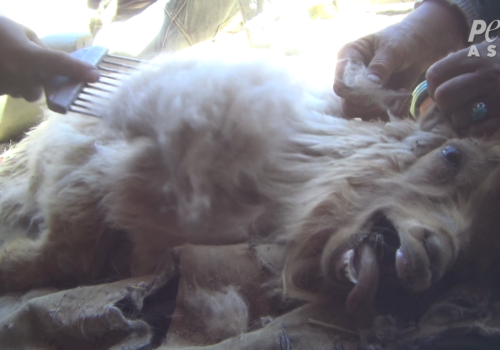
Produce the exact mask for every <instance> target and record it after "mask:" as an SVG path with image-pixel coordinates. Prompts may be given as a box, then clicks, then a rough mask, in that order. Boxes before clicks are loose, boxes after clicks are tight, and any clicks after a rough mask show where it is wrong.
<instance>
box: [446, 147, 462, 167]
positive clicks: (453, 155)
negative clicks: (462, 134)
mask: <svg viewBox="0 0 500 350" xmlns="http://www.w3.org/2000/svg"><path fill="white" fill-rule="evenodd" d="M441 155H442V156H443V157H444V158H445V159H446V160H447V161H448V162H449V163H450V164H451V165H453V167H455V168H458V167H460V160H461V158H462V155H461V154H460V151H459V150H458V149H456V148H455V147H453V146H450V145H448V146H445V147H443V148H441Z"/></svg>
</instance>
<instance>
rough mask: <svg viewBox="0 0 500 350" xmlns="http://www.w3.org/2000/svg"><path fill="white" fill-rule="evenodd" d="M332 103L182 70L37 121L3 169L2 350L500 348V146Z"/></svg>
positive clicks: (264, 65)
mask: <svg viewBox="0 0 500 350" xmlns="http://www.w3.org/2000/svg"><path fill="white" fill-rule="evenodd" d="M338 106H339V104H338V100H337V98H336V97H335V96H333V95H332V93H330V92H329V91H327V90H321V89H316V88H312V87H310V86H308V85H307V84H306V83H305V82H302V81H299V80H297V79H295V78H293V77H292V76H290V75H289V74H288V73H287V71H286V70H284V69H282V68H278V67H277V66H276V65H273V64H270V63H268V62H264V61H262V60H250V59H249V60H244V61H238V62H232V61H225V60H221V59H193V58H189V57H182V56H179V57H169V58H166V59H163V60H159V61H155V62H153V63H152V64H150V65H149V66H148V67H146V68H144V69H143V70H141V72H139V73H138V74H136V75H134V76H132V77H131V78H130V79H129V80H128V81H126V82H125V83H124V86H123V87H122V88H120V89H119V91H118V92H117V93H116V95H115V96H114V97H113V99H112V100H111V101H110V102H109V104H107V105H106V106H105V108H102V109H100V110H98V111H96V112H97V113H99V114H100V115H101V118H100V119H97V118H90V117H86V116H81V115H70V116H61V115H50V116H48V118H47V120H46V121H44V122H43V123H42V124H41V125H39V126H38V127H37V128H35V129H34V130H32V131H31V132H30V133H29V134H28V135H27V137H26V138H25V139H24V140H23V141H22V142H20V143H19V144H18V145H17V146H16V147H14V148H13V149H11V150H8V151H6V152H5V153H4V154H3V155H2V162H1V163H0V224H1V234H2V239H3V240H4V241H5V243H4V244H3V247H2V248H1V250H0V291H1V292H2V293H3V294H4V295H3V296H2V297H0V344H2V345H1V346H2V347H3V348H6V349H20V348H23V349H24V348H32V349H80V348H81V349H88V348H92V349H146V348H151V347H153V348H154V347H158V348H161V349H178V348H189V349H194V348H197V349H198V348H199V349H201V348H203V349H213V350H216V349H218V350H223V349H224V350H225V349H256V348H262V349H280V350H283V349H298V348H306V349H359V348H367V349H374V348H375V349H376V348H394V349H397V348H401V349H413V348H426V347H428V348H432V346H436V344H438V345H439V346H444V348H446V347H445V346H449V344H450V343H446V341H448V340H449V339H450V336H455V335H457V334H459V335H460V337H461V338H460V339H461V344H465V343H466V342H467V341H475V342H477V341H482V342H483V344H486V345H485V347H484V348H486V346H488V344H489V343H488V342H490V341H491V342H493V343H492V344H494V343H495V342H496V341H497V340H498V326H499V325H500V323H499V322H500V318H499V315H498V310H500V309H499V308H498V306H497V302H498V297H497V296H498V286H497V284H496V283H495V281H496V280H498V279H495V277H496V276H498V271H497V269H496V260H497V256H498V249H499V246H498V245H499V243H500V241H499V240H498V238H496V230H497V227H498V224H500V222H498V221H499V220H500V219H499V218H498V215H496V212H497V211H498V203H499V199H500V196H499V194H500V192H499V190H500V178H499V176H500V173H499V171H500V169H499V167H498V160H499V159H500V158H499V153H500V147H499V146H498V143H497V142H496V141H495V140H481V141H478V140H472V139H457V138H454V136H455V134H454V132H453V130H452V129H451V128H450V127H449V125H447V124H446V123H445V122H443V120H445V118H443V116H441V115H440V114H439V112H433V113H432V114H429V115H427V116H425V120H424V121H422V122H421V123H417V122H414V121H410V120H401V121H393V122H390V123H381V122H374V123H364V122H359V121H354V120H345V119H343V118H342V117H341V111H340V109H339V107H338ZM47 288H49V289H47ZM54 288H56V289H54ZM443 339H444V340H443ZM440 342H441V343H440ZM443 342H444V343H443ZM443 344H444V345H443ZM447 344H448V345H447ZM451 344H452V345H453V344H455V343H451ZM475 344H477V343H475ZM455 345H456V344H455Z"/></svg>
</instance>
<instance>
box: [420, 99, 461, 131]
mask: <svg viewBox="0 0 500 350" xmlns="http://www.w3.org/2000/svg"><path fill="white" fill-rule="evenodd" d="M417 122H418V124H419V125H420V129H421V130H423V131H431V130H432V129H434V128H435V127H437V126H439V127H441V128H445V129H449V131H450V132H451V133H453V134H455V128H454V126H453V124H452V122H451V119H450V118H449V117H447V116H446V115H445V114H444V113H443V112H441V111H440V110H439V109H438V108H437V106H435V105H434V106H432V107H431V108H429V109H428V110H427V111H426V112H425V113H424V114H422V115H420V116H419V117H418V120H417Z"/></svg>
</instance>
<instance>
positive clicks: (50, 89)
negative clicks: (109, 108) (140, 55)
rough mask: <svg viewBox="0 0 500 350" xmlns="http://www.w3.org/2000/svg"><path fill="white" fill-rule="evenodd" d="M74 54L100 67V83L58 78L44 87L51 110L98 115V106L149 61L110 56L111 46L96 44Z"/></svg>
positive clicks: (63, 112)
mask: <svg viewBox="0 0 500 350" xmlns="http://www.w3.org/2000/svg"><path fill="white" fill-rule="evenodd" d="M72 56H74V57H76V58H79V59H81V60H83V61H86V62H88V63H90V64H92V65H94V66H95V67H97V68H98V69H99V71H100V72H101V77H100V79H99V81H98V82H96V83H92V84H88V83H82V82H78V81H76V80H73V79H70V78H67V77H60V76H59V77H55V78H53V79H52V80H51V81H50V82H49V83H48V84H46V85H45V86H44V89H45V95H46V97H47V105H48V107H49V109H50V110H52V111H54V112H57V113H61V114H66V113H67V112H68V111H72V112H75V113H80V114H86V115H90V116H94V117H98V114H97V112H96V110H97V109H96V108H95V107H100V106H104V105H105V104H106V103H105V101H106V100H108V99H109V98H110V97H111V94H113V93H114V92H115V91H116V89H117V88H118V87H119V86H120V85H121V82H123V81H124V80H126V79H127V77H128V75H129V74H130V73H131V72H133V71H134V70H137V69H138V66H139V65H140V64H141V63H146V62H145V61H142V60H139V59H136V58H131V57H122V56H117V55H109V54H108V49H107V48H104V47H99V46H92V47H88V48H85V49H82V50H78V51H76V52H74V53H73V54H72Z"/></svg>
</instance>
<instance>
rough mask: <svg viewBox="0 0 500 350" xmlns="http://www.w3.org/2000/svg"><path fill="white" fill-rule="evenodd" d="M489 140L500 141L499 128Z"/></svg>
mask: <svg viewBox="0 0 500 350" xmlns="http://www.w3.org/2000/svg"><path fill="white" fill-rule="evenodd" d="M488 141H492V142H496V143H500V129H499V130H497V131H496V132H495V133H494V134H493V135H491V136H489V137H488Z"/></svg>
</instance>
